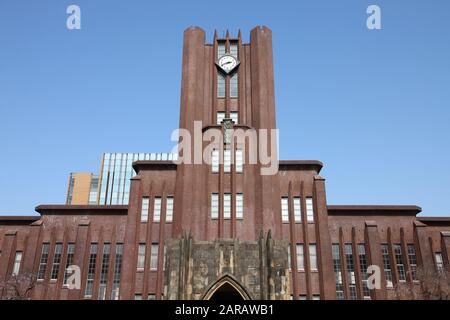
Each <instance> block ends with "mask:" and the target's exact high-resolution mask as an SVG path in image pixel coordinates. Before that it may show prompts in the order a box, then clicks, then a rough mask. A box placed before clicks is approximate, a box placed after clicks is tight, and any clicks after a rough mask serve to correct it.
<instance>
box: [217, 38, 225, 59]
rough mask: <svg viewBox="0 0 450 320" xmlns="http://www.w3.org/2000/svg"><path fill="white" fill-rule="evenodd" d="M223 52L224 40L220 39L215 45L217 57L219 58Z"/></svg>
mask: <svg viewBox="0 0 450 320" xmlns="http://www.w3.org/2000/svg"><path fill="white" fill-rule="evenodd" d="M224 54H225V42H224V41H220V42H219V43H218V45H217V58H220V57H221V56H223V55H224Z"/></svg>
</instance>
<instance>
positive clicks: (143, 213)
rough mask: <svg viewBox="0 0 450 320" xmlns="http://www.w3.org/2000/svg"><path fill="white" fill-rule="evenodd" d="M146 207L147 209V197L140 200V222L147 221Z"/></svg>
mask: <svg viewBox="0 0 450 320" xmlns="http://www.w3.org/2000/svg"><path fill="white" fill-rule="evenodd" d="M148 207H149V199H148V197H143V198H142V207H141V221H142V222H147V221H148Z"/></svg>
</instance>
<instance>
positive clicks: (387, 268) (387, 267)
mask: <svg viewBox="0 0 450 320" xmlns="http://www.w3.org/2000/svg"><path fill="white" fill-rule="evenodd" d="M381 254H382V255H383V268H384V274H385V276H386V287H388V288H392V268H391V259H390V257H389V246H388V245H387V244H385V243H383V244H382V245H381Z"/></svg>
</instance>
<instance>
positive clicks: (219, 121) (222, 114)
mask: <svg viewBox="0 0 450 320" xmlns="http://www.w3.org/2000/svg"><path fill="white" fill-rule="evenodd" d="M223 119H225V112H223V111H219V112H217V124H222V121H223Z"/></svg>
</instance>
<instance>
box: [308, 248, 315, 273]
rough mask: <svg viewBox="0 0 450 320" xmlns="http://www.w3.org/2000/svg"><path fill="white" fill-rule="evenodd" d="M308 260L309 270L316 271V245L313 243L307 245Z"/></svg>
mask: <svg viewBox="0 0 450 320" xmlns="http://www.w3.org/2000/svg"><path fill="white" fill-rule="evenodd" d="M309 262H310V267H311V271H317V247H316V244H315V243H313V244H310V245H309Z"/></svg>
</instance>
